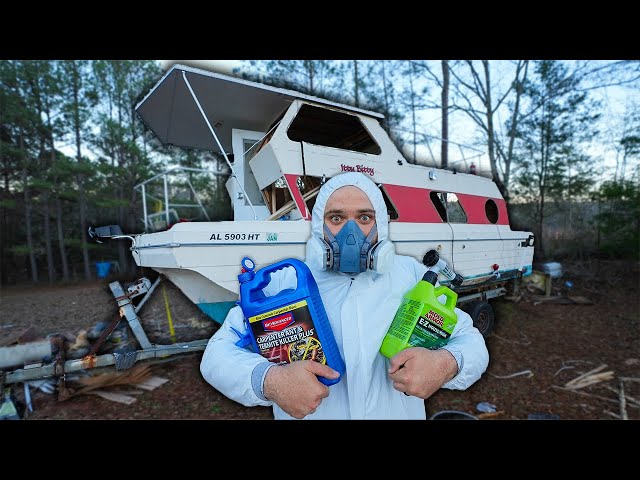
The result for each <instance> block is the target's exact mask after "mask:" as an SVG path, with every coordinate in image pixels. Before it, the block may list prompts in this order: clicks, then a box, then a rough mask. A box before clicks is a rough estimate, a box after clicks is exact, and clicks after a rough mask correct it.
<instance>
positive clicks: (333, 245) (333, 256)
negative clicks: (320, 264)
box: [322, 223, 340, 270]
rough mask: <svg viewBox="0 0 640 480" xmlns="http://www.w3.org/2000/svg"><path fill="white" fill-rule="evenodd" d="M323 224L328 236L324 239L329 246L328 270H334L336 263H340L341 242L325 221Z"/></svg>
mask: <svg viewBox="0 0 640 480" xmlns="http://www.w3.org/2000/svg"><path fill="white" fill-rule="evenodd" d="M322 226H323V227H324V233H325V235H326V237H327V240H324V239H322V241H323V242H324V243H325V244H326V246H327V270H332V269H333V266H334V265H340V244H339V243H338V241H337V240H336V237H334V236H333V233H331V230H329V228H328V227H327V224H326V223H323V224H322Z"/></svg>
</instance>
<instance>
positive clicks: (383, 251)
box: [306, 172, 395, 273]
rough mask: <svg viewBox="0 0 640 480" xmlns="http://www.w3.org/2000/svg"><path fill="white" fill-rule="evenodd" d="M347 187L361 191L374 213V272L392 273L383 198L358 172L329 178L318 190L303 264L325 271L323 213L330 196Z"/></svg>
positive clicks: (392, 253)
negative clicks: (376, 237)
mask: <svg viewBox="0 0 640 480" xmlns="http://www.w3.org/2000/svg"><path fill="white" fill-rule="evenodd" d="M349 185H350V186H354V187H357V188H359V189H360V190H362V191H363V192H364V194H365V195H366V196H367V197H368V198H369V201H370V202H371V205H372V206H373V209H374V211H375V212H376V228H377V230H378V243H377V244H376V245H374V246H373V247H372V249H371V253H372V254H373V255H374V256H375V262H374V264H375V266H374V268H373V270H375V271H376V272H378V273H385V272H387V271H389V270H390V269H391V266H392V264H393V258H394V256H395V248H394V246H393V243H391V241H389V240H388V237H389V214H388V213H387V206H386V204H385V203H384V198H383V197H382V193H381V192H380V189H379V188H378V186H377V185H376V184H375V183H374V182H373V181H372V180H370V179H369V178H368V177H367V176H366V175H364V174H363V173H360V172H345V173H340V174H338V175H336V176H334V177H332V178H330V179H329V180H328V181H327V182H326V183H325V184H324V185H323V186H322V188H320V191H319V192H318V196H317V197H316V203H315V205H314V207H313V212H312V215H311V237H310V238H309V241H308V242H307V248H306V262H307V264H308V265H309V266H310V267H311V268H312V269H314V270H324V269H325V268H326V264H325V263H326V253H325V247H324V244H323V242H322V239H323V238H324V230H323V225H324V210H325V207H326V205H327V201H328V200H329V197H330V196H331V195H332V194H333V192H335V191H336V190H338V189H339V188H342V187H346V186H349Z"/></svg>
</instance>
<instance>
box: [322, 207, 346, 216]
mask: <svg viewBox="0 0 640 480" xmlns="http://www.w3.org/2000/svg"><path fill="white" fill-rule="evenodd" d="M335 213H340V214H342V213H344V210H342V209H340V208H332V209H331V210H326V211H325V212H324V214H325V216H327V215H333V214H335Z"/></svg>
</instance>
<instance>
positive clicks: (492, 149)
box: [482, 60, 507, 197]
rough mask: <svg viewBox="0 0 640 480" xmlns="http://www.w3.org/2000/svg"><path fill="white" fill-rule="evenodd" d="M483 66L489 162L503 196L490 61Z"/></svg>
mask: <svg viewBox="0 0 640 480" xmlns="http://www.w3.org/2000/svg"><path fill="white" fill-rule="evenodd" d="M482 66H483V67H484V77H485V82H486V83H485V84H486V90H487V91H486V97H485V108H486V111H487V143H488V153H489V163H490V164H491V171H492V172H495V173H494V175H493V181H494V182H495V183H496V186H497V187H498V189H499V190H500V193H501V194H502V196H503V197H506V196H507V192H506V189H505V187H504V184H503V183H502V180H501V179H500V177H499V176H498V174H497V172H498V162H497V159H496V143H495V142H496V137H495V130H494V127H493V107H492V101H491V73H490V71H489V61H488V60H483V61H482Z"/></svg>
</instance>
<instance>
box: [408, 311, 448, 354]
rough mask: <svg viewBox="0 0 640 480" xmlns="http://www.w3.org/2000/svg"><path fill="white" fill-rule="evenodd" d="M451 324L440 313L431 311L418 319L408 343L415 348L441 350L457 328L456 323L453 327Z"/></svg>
mask: <svg viewBox="0 0 640 480" xmlns="http://www.w3.org/2000/svg"><path fill="white" fill-rule="evenodd" d="M451 323H452V322H448V321H447V320H446V319H445V318H444V317H443V316H442V315H440V314H439V313H437V312H434V311H433V310H429V311H428V312H427V314H426V315H420V318H418V322H417V323H416V327H415V328H414V330H413V332H412V333H411V337H409V341H408V343H409V345H411V346H413V347H424V348H431V349H436V348H439V347H441V346H442V345H444V344H446V343H447V342H448V341H449V337H450V336H451V332H452V331H453V327H455V322H453V325H451ZM445 329H447V330H449V331H447V330H445Z"/></svg>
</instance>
